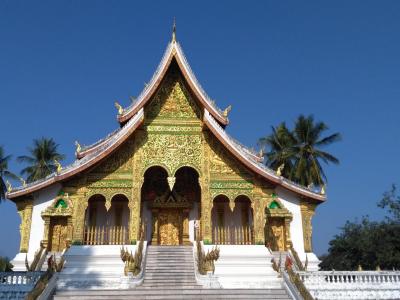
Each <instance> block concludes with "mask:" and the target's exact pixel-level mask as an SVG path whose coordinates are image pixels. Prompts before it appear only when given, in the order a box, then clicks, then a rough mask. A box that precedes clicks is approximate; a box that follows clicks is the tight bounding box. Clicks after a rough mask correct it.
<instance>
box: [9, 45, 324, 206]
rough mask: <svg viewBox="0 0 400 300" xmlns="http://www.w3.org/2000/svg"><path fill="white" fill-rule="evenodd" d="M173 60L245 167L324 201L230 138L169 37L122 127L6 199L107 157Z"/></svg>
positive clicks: (210, 123)
mask: <svg viewBox="0 0 400 300" xmlns="http://www.w3.org/2000/svg"><path fill="white" fill-rule="evenodd" d="M173 59H175V61H176V62H177V64H178V66H179V68H180V71H181V72H182V74H183V76H184V78H185V80H186V82H187V84H188V86H189V88H190V90H191V92H192V93H193V95H194V96H195V97H196V98H197V99H198V100H199V103H200V104H201V106H202V108H203V109H204V114H203V122H204V124H205V125H206V126H207V127H208V128H209V130H210V131H211V132H212V133H213V134H214V135H215V137H216V138H217V139H218V140H219V141H220V142H221V143H222V144H223V145H224V146H225V147H226V149H227V150H228V151H229V152H230V153H231V154H232V155H233V156H235V157H236V159H238V160H239V161H240V162H241V163H242V164H243V165H245V166H246V167H247V168H248V169H250V170H251V171H253V172H255V173H256V174H258V175H259V176H260V177H261V178H264V179H266V180H267V181H269V182H272V183H274V184H276V185H280V186H282V187H284V188H286V189H288V190H291V191H293V192H295V193H297V194H299V195H301V196H303V197H305V198H309V199H313V200H316V201H324V200H325V199H326V197H325V195H323V194H320V193H316V192H315V191H312V190H311V189H308V188H307V187H304V186H300V185H298V184H296V183H294V182H292V181H290V180H287V179H285V178H283V177H282V176H279V175H277V174H276V172H275V171H274V170H272V169H269V168H268V167H266V166H265V165H264V164H263V163H262V158H261V157H260V156H259V155H257V154H256V153H255V152H254V151H252V150H250V149H248V148H247V147H245V146H243V145H241V144H240V143H239V142H237V141H236V140H234V139H233V138H231V137H230V136H229V135H228V134H227V132H226V131H225V129H224V128H225V126H226V125H228V123H229V121H228V118H227V114H226V113H224V112H223V111H221V110H220V109H219V108H218V107H216V105H215V103H214V101H213V100H211V99H210V97H208V95H207V94H206V93H205V91H204V90H203V88H202V87H201V85H200V84H199V82H198V81H197V79H196V77H195V75H194V73H193V71H192V69H191V68H190V66H189V64H188V62H187V60H186V57H185V55H184V53H183V50H182V48H181V46H180V45H179V43H178V42H177V41H176V40H175V38H173V39H172V41H171V42H170V43H169V44H168V47H167V49H166V51H165V54H164V56H163V58H162V60H161V62H160V64H159V66H158V68H157V70H156V72H155V73H154V75H153V77H152V79H151V80H150V82H149V84H147V85H146V86H145V88H144V89H143V91H142V92H141V94H140V95H139V97H138V98H137V101H136V102H135V103H133V104H132V105H130V106H129V107H127V108H125V109H123V111H122V113H120V114H119V115H118V121H119V122H120V123H121V128H119V129H117V130H115V131H114V132H113V133H111V134H109V135H108V136H107V137H105V138H104V139H102V140H100V141H98V142H96V143H94V144H92V145H90V146H86V147H82V149H81V150H80V151H79V152H78V153H77V159H76V160H75V162H74V163H72V164H71V165H69V166H67V167H65V168H64V169H62V170H61V171H60V172H59V173H53V174H50V175H49V176H47V177H46V178H44V179H41V180H39V181H35V182H32V183H30V184H27V185H25V186H21V187H18V188H15V189H13V190H12V191H11V192H9V193H7V197H8V198H9V199H13V198H17V197H20V196H23V195H26V194H29V193H32V192H34V191H37V190H40V189H42V188H44V187H46V186H49V185H51V184H53V183H55V182H61V181H65V180H66V179H68V178H70V177H72V176H74V175H76V174H79V173H81V172H82V171H84V170H86V169H88V168H89V167H91V166H93V165H94V164H96V163H98V162H99V161H100V160H102V159H104V158H105V157H107V156H108V155H109V154H110V153H112V152H113V151H114V150H115V149H117V148H118V146H119V145H121V144H122V143H123V142H124V141H125V140H126V139H127V138H128V137H129V136H130V135H131V134H133V132H134V131H135V130H136V129H137V128H138V127H139V126H140V125H141V124H142V123H143V120H144V106H145V105H146V103H147V102H148V101H149V100H150V99H151V98H152V96H153V95H154V94H155V92H156V91H157V89H158V87H159V86H160V83H161V81H162V80H163V78H164V76H165V74H166V73H167V70H168V68H169V67H170V65H171V63H172V61H173Z"/></svg>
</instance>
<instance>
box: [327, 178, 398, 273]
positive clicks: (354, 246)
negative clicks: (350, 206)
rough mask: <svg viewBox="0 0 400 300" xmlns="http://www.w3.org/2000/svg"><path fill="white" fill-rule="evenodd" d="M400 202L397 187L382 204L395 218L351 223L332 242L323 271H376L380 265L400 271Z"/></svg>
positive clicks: (380, 203)
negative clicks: (362, 269) (361, 269)
mask: <svg viewBox="0 0 400 300" xmlns="http://www.w3.org/2000/svg"><path fill="white" fill-rule="evenodd" d="M399 202H400V199H399V196H397V195H396V187H395V186H393V187H392V190H391V191H389V192H386V193H384V195H383V198H382V200H380V201H379V202H378V206H379V207H381V208H386V207H389V213H390V214H391V218H390V217H388V218H386V220H384V221H381V222H372V221H370V220H369V218H367V217H364V218H362V220H361V222H357V221H356V222H349V221H347V222H346V224H345V225H344V226H343V227H342V228H341V232H340V233H339V234H337V235H335V236H334V238H333V239H332V240H331V241H330V242H329V249H328V254H327V255H324V256H323V257H321V259H322V262H321V264H320V267H321V268H322V269H323V270H331V269H335V270H356V269H357V267H358V266H359V265H361V266H362V267H363V268H364V269H366V270H374V269H375V268H376V267H377V266H379V267H380V268H382V269H386V270H388V269H389V270H390V269H393V268H395V269H399V268H400V222H399V219H398V217H399V212H400V207H399V206H398V204H399ZM393 204H395V205H393ZM396 204H397V205H396ZM396 218H397V219H396Z"/></svg>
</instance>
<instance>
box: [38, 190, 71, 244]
mask: <svg viewBox="0 0 400 300" xmlns="http://www.w3.org/2000/svg"><path fill="white" fill-rule="evenodd" d="M60 200H63V201H64V202H65V204H66V206H65V207H64V206H61V205H59V206H57V204H58V202H59V201H60ZM73 209H74V204H73V202H72V201H71V199H70V197H69V194H68V193H65V194H63V195H58V196H56V197H55V198H54V200H53V201H52V202H51V203H50V205H49V206H48V207H47V208H46V209H45V210H44V211H43V212H42V213H41V216H42V219H43V220H44V233H43V240H42V245H43V247H46V248H49V250H50V251H58V252H59V251H62V250H63V249H65V248H66V245H67V243H68V241H70V240H71V239H72V215H73Z"/></svg>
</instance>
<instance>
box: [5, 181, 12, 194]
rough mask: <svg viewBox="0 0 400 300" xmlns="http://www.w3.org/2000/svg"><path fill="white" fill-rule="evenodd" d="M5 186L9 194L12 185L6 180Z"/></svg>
mask: <svg viewBox="0 0 400 300" xmlns="http://www.w3.org/2000/svg"><path fill="white" fill-rule="evenodd" d="M6 186H7V192H9V193H10V192H11V191H12V185H11V183H10V182H9V181H8V180H7V181H6Z"/></svg>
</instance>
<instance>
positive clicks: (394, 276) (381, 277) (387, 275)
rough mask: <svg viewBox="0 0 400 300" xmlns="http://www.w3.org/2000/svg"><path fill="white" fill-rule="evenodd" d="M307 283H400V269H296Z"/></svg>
mask: <svg viewBox="0 0 400 300" xmlns="http://www.w3.org/2000/svg"><path fill="white" fill-rule="evenodd" d="M296 273H297V274H298V275H299V276H300V278H301V280H302V281H303V282H304V283H305V284H306V285H314V284H316V285H319V284H321V283H322V284H329V285H343V284H369V285H370V284H385V283H388V284H391V283H396V284H400V271H311V272H307V271H296Z"/></svg>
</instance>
